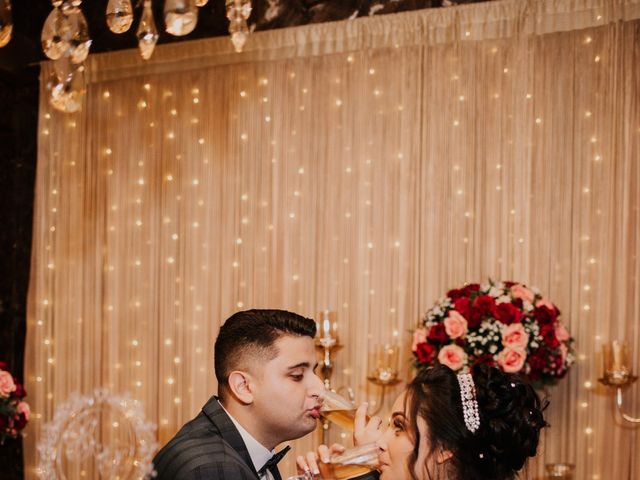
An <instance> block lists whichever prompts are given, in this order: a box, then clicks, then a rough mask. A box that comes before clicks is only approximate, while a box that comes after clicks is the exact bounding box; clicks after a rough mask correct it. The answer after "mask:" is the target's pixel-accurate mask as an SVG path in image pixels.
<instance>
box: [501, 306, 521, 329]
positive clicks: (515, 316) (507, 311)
mask: <svg viewBox="0 0 640 480" xmlns="http://www.w3.org/2000/svg"><path fill="white" fill-rule="evenodd" d="M496 318H497V319H498V320H499V321H500V322H502V323H504V324H505V325H511V324H512V323H520V319H521V318H522V313H521V312H520V310H518V309H517V308H516V307H514V306H513V305H512V304H510V303H501V304H499V305H498V306H497V307H496Z"/></svg>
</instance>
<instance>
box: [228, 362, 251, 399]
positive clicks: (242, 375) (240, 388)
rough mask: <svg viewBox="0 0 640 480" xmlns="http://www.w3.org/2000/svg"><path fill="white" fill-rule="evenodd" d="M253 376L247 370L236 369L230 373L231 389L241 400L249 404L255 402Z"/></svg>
mask: <svg viewBox="0 0 640 480" xmlns="http://www.w3.org/2000/svg"><path fill="white" fill-rule="evenodd" d="M250 380H251V378H250V377H249V375H248V374H247V372H243V371H241V370H234V371H233V372H231V373H230V374H229V390H231V393H232V394H233V396H234V397H236V399H238V401H239V402H241V403H243V404H245V405H249V404H251V403H253V391H252V385H251V381H250Z"/></svg>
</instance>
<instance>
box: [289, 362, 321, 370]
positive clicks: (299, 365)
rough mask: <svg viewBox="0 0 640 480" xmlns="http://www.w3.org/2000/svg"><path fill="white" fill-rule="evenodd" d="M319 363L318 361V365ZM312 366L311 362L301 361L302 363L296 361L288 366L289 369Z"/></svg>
mask: <svg viewBox="0 0 640 480" xmlns="http://www.w3.org/2000/svg"><path fill="white" fill-rule="evenodd" d="M317 365H318V364H317V363H316V366H317ZM310 366H311V364H310V363H309V362H300V363H296V364H295V365H292V366H290V367H288V368H287V369H288V370H295V369H296V368H309V367H310Z"/></svg>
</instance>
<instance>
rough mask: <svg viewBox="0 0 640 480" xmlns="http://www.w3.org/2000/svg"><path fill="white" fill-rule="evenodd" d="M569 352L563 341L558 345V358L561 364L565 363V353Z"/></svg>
mask: <svg viewBox="0 0 640 480" xmlns="http://www.w3.org/2000/svg"><path fill="white" fill-rule="evenodd" d="M568 354H569V349H568V348H567V346H566V345H565V344H564V343H563V344H561V345H560V358H562V366H564V364H565V363H567V355H568Z"/></svg>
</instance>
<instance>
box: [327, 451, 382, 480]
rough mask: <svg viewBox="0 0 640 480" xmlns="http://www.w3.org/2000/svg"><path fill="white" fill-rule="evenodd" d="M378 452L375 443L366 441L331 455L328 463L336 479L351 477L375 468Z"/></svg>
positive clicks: (341, 479)
mask: <svg viewBox="0 0 640 480" xmlns="http://www.w3.org/2000/svg"><path fill="white" fill-rule="evenodd" d="M378 452H379V449H378V446H377V445H376V444H375V443H367V444H366V445H360V446H358V447H353V448H349V449H348V450H345V451H344V452H342V453H338V454H335V455H331V458H330V459H329V463H330V464H331V465H332V466H333V471H334V474H335V477H336V478H337V479H338V480H343V479H347V478H353V477H357V476H360V475H363V474H365V473H368V472H370V471H371V470H375V469H376V467H377V466H378Z"/></svg>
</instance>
